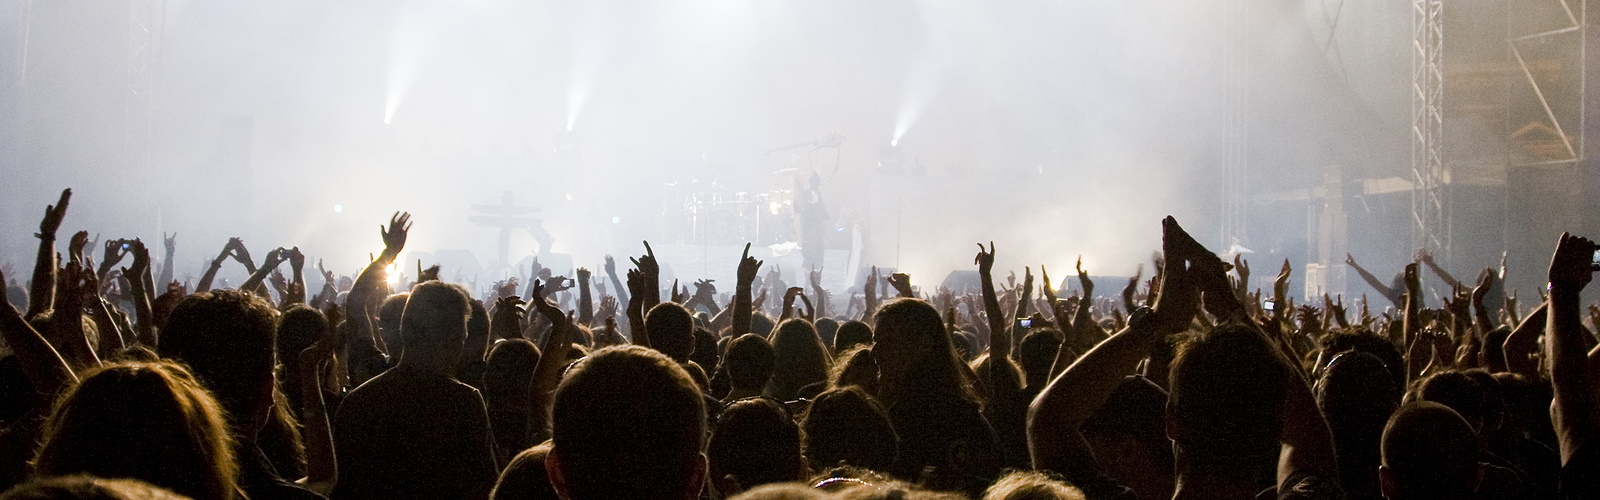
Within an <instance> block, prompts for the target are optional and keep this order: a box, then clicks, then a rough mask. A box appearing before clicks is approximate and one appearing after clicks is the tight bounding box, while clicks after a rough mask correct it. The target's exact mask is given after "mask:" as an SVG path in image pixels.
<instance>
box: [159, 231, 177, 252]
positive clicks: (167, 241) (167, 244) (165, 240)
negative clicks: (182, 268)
mask: <svg viewBox="0 0 1600 500" xmlns="http://www.w3.org/2000/svg"><path fill="white" fill-rule="evenodd" d="M161 246H162V249H163V250H165V251H166V252H167V253H169V254H170V253H173V252H176V251H178V233H172V236H167V233H165V232H163V233H161Z"/></svg>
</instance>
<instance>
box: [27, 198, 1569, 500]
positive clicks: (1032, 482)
mask: <svg viewBox="0 0 1600 500" xmlns="http://www.w3.org/2000/svg"><path fill="white" fill-rule="evenodd" d="M70 201H71V190H66V191H63V192H62V194H61V197H60V199H59V200H58V201H57V202H56V203H55V204H52V205H49V206H48V207H47V208H46V211H45V215H44V217H43V219H42V221H41V222H40V225H39V232H38V233H37V234H36V235H35V236H36V237H37V238H38V240H39V252H38V255H37V259H36V264H35V267H34V270H33V274H32V276H31V278H29V279H26V280H22V281H15V280H7V279H6V277H3V276H0V282H4V283H6V286H7V292H8V293H7V296H8V298H9V299H10V305H7V306H5V307H0V337H3V340H4V346H3V348H4V350H3V355H4V356H3V357H0V425H3V426H4V430H3V432H0V491H5V493H4V494H0V499H64V498H80V499H89V498H94V499H104V498H110V499H168V498H193V499H204V500H232V499H246V498H248V499H258V500H260V499H280V498H332V499H336V500H341V499H392V498H400V499H403V498H418V499H450V498H464V499H483V498H493V499H515V498H566V499H612V498H617V499H624V498H626V499H633V498H662V499H685V500H690V499H722V498H738V499H784V498H801V499H806V498H863V499H916V498H984V499H1045V498H1048V499H1092V500H1101V499H1119V500H1120V499H1157V498H1181V499H1190V498H1196V499H1207V498H1211V499H1252V498H1280V499H1344V498H1348V499H1379V498H1388V499H1407V500H1410V499H1463V498H1481V499H1545V498H1562V499H1578V498H1600V444H1593V443H1590V441H1592V440H1594V438H1595V436H1596V434H1597V433H1600V383H1597V382H1600V380H1597V378H1600V349H1597V348H1596V346H1597V345H1600V342H1597V339H1596V335H1595V331H1597V330H1600V324H1596V323H1597V322H1600V307H1596V306H1589V307H1588V310H1587V318H1586V317H1585V316H1586V315H1585V312H1586V311H1585V310H1584V305H1583V304H1582V303H1581V301H1580V298H1579V295H1580V293H1581V292H1582V290H1583V289H1584V288H1585V287H1586V286H1587V285H1588V284H1589V281H1590V280H1591V278H1592V274H1593V273H1594V272H1595V269H1596V265H1597V264H1596V263H1595V262H1594V255H1595V250H1596V245H1595V243H1594V242H1592V241H1590V240H1588V239H1584V238H1581V237H1575V236H1571V235H1568V234H1562V235H1561V236H1560V238H1559V240H1558V241H1557V244H1556V246H1555V250H1554V252H1553V255H1552V257H1551V259H1550V266H1549V268H1548V269H1547V273H1548V280H1547V281H1548V287H1547V288H1546V289H1545V290H1541V291H1540V292H1539V297H1540V301H1539V303H1538V304H1532V305H1531V306H1529V305H1519V304H1518V303H1517V300H1516V298H1515V297H1516V294H1513V293H1508V291H1506V290H1504V286H1503V283H1504V282H1505V273H1506V270H1505V268H1504V264H1503V263H1502V264H1501V268H1500V269H1498V270H1497V269H1494V268H1486V269H1484V271H1483V272H1482V273H1480V275H1479V277H1478V279H1477V281H1476V282H1475V283H1463V282H1461V281H1459V280H1456V279H1455V278H1454V277H1452V276H1451V275H1450V274H1449V273H1448V272H1447V271H1446V270H1445V269H1443V268H1442V267H1441V266H1440V265H1439V264H1438V263H1437V262H1435V261H1434V260H1433V259H1432V257H1431V256H1429V255H1427V254H1426V253H1425V252H1423V253H1419V255H1418V258H1417V261H1416V262H1414V263H1412V264H1409V265H1407V266H1405V268H1404V269H1403V270H1401V272H1400V273H1398V274H1397V275H1396V277H1395V278H1394V279H1393V280H1391V281H1389V282H1387V283H1386V282H1384V281H1382V280H1381V279H1379V278H1378V277H1376V276H1375V275H1373V274H1372V273H1371V272H1369V271H1368V270H1367V269H1365V268H1362V267H1361V266H1360V265H1359V264H1357V263H1356V261H1355V259H1354V258H1353V257H1351V258H1348V259H1347V263H1348V264H1349V265H1350V266H1351V267H1352V268H1353V269H1354V270H1355V271H1357V272H1358V273H1359V274H1360V275H1361V276H1362V277H1363V278H1364V281H1366V282H1367V283H1368V284H1369V285H1370V286H1371V287H1372V289H1373V290H1374V291H1376V294H1375V295H1376V296H1381V297H1382V299H1381V300H1382V301H1383V302H1384V303H1381V304H1368V303H1366V302H1365V301H1364V300H1363V301H1361V302H1360V303H1359V308H1357V302H1356V301H1355V300H1354V298H1353V297H1352V300H1350V302H1349V305H1347V303H1346V300H1345V299H1344V298H1343V297H1337V298H1336V297H1326V296H1324V297H1320V298H1318V299H1316V300H1311V301H1310V303H1304V302H1302V303H1299V304H1296V303H1295V302H1294V300H1293V299H1292V298H1290V296H1289V293H1288V290H1289V284H1290V280H1291V277H1292V274H1293V273H1292V269H1291V268H1290V266H1289V264H1288V263H1287V262H1285V263H1284V266H1283V267H1282V269H1281V270H1280V271H1279V274H1278V275H1277V276H1276V278H1275V279H1274V280H1272V283H1273V286H1272V289H1270V290H1255V289H1252V287H1251V286H1250V283H1251V281H1250V266H1249V263H1248V262H1246V261H1245V260H1243V259H1241V258H1238V257H1237V256H1235V257H1234V258H1233V259H1231V261H1228V260H1224V258H1222V257H1219V256H1218V255H1217V254H1215V253H1213V252H1212V251H1211V250H1208V249H1207V248H1205V247H1204V246H1202V245H1201V244H1200V243H1198V242H1196V241H1195V240H1194V239H1193V238H1192V237H1190V236H1189V234H1188V233H1186V232H1185V231H1184V229H1183V228H1182V227H1181V226H1180V225H1179V224H1178V222H1177V220H1176V219H1174V218H1172V217H1168V218H1166V219H1164V220H1162V221H1161V225H1160V230H1161V231H1162V248H1161V252H1160V253H1159V254H1157V257H1156V258H1155V260H1154V262H1153V263H1152V264H1153V268H1152V269H1153V276H1152V277H1150V278H1149V279H1148V280H1146V279H1144V277H1143V276H1135V277H1134V278H1132V279H1130V280H1129V281H1128V283H1127V284H1126V286H1125V287H1124V288H1123V289H1122V290H1121V293H1120V294H1095V293H1094V290H1095V283H1094V282H1093V280H1091V279H1090V277H1089V273H1088V272H1087V271H1086V270H1084V269H1083V267H1082V265H1081V262H1080V264H1079V266H1078V268H1077V269H1076V270H1075V271H1076V273H1077V277H1078V284H1079V286H1078V287H1077V288H1078V289H1079V290H1081V293H1074V294H1065V293H1060V292H1058V291H1057V290H1055V289H1054V287H1053V286H1052V284H1051V282H1050V278H1049V275H1048V272H1047V271H1046V270H1045V269H1044V268H1043V267H1042V266H1041V267H1040V269H1039V272H1040V274H1041V279H1040V280H1039V282H1040V283H1041V285H1042V286H1037V287H1036V286H1035V278H1034V274H1033V269H1031V268H1025V269H1023V270H1022V277H1021V279H1020V281H1019V280H1018V279H1017V278H1016V275H1015V274H1014V273H1013V274H1012V275H1011V277H1010V278H1008V279H1005V280H1004V281H1003V282H1001V281H1000V280H996V279H995V276H994V275H995V273H996V269H995V268H994V263H995V255H996V252H997V250H996V247H995V245H994V243H992V242H991V243H989V244H988V245H987V246H985V245H982V244H980V245H979V250H978V252H977V254H976V257H975V259H974V262H973V265H974V266H975V267H976V268H977V271H978V273H979V278H980V279H979V281H980V286H979V287H978V288H979V289H978V290H972V291H971V292H970V293H968V292H967V291H955V290H947V289H943V288H940V289H937V290H930V289H929V288H927V287H924V288H922V289H921V290H922V291H921V292H920V293H919V289H918V288H917V287H915V286H913V285H912V277H911V276H908V275H905V274H900V273H894V274H889V275H887V276H885V275H881V274H880V273H879V272H878V271H877V270H876V269H873V270H872V272H871V273H870V274H869V275H868V276H867V280H866V281H865V282H864V283H859V284H856V285H855V286H852V287H851V288H849V289H843V290H826V289H824V287H823V286H822V285H821V277H820V276H821V275H820V272H819V271H816V270H813V271H812V272H810V273H809V274H808V275H807V276H805V277H804V278H805V279H806V280H807V281H808V283H805V286H788V285H787V284H784V283H783V282H782V278H781V276H779V275H778V274H776V273H773V272H771V270H770V269H769V270H768V271H769V272H768V274H767V275H766V276H765V277H763V276H762V271H763V262H761V261H760V260H757V259H755V258H752V257H750V256H749V246H748V245H747V246H746V247H745V255H744V256H743V257H742V258H741V259H740V261H739V262H738V266H737V281H736V283H735V284H734V286H733V291H732V293H731V294H725V293H719V292H718V291H717V289H716V287H715V286H714V284H713V283H712V282H710V281H708V280H702V281H697V282H694V283H692V284H689V285H687V286H679V284H678V283H677V282H673V283H671V284H664V283H662V282H661V263H660V262H658V261H657V259H656V257H655V254H654V251H653V250H652V249H651V248H650V246H649V244H648V243H646V244H645V245H644V250H645V253H644V254H643V255H640V256H637V257H634V258H632V259H630V263H631V264H632V266H631V267H628V268H626V269H620V270H619V268H618V267H617V265H616V262H615V260H614V259H612V258H611V257H610V256H606V257H605V264H604V266H603V268H602V271H603V272H604V273H605V276H604V277H603V278H602V277H599V276H595V275H594V274H593V273H591V272H590V271H589V270H587V269H581V268H580V269H576V270H574V272H573V274H574V276H573V277H572V278H568V277H565V276H561V275H558V274H557V271H556V270H552V269H545V268H540V269H534V270H532V272H531V273H530V274H529V276H528V279H526V280H522V279H518V278H512V279H508V280H506V281H502V282H498V283H494V284H493V285H492V286H489V287H487V288H485V289H483V290H469V289H468V288H466V287H465V286H463V285H460V284H452V283H446V282H444V281H441V280H440V278H439V271H438V268H437V267H434V268H430V269H421V268H420V266H419V273H418V275H417V276H416V279H415V282H401V283H398V284H393V283H391V282H390V281H388V280H386V279H385V278H386V276H385V269H387V268H389V267H390V266H392V265H394V264H395V260H396V259H397V258H398V256H399V255H400V253H401V251H402V249H403V248H404V246H405V244H406V239H407V234H408V231H409V230H410V227H411V225H410V215H409V214H404V213H401V214H396V215H395V216H394V217H393V218H392V219H391V220H390V221H389V223H388V224H387V225H386V226H384V227H383V228H382V229H381V230H380V237H381V241H382V243H383V244H384V245H385V249H384V251H383V252H382V253H380V254H379V255H377V256H376V257H375V258H373V259H372V262H371V264H370V265H368V266H367V267H366V268H364V269H362V270H359V272H357V273H355V274H353V275H349V276H341V275H340V274H339V273H337V272H335V271H331V270H326V269H323V268H322V266H321V264H320V262H318V263H317V268H316V271H317V272H318V273H319V274H320V275H321V278H322V280H321V281H322V282H324V285H323V286H321V287H320V289H317V290H312V289H311V287H309V286H307V281H306V277H305V266H306V264H307V257H306V255H305V254H303V253H302V252H301V251H300V250H299V248H297V247H288V248H276V249H273V250H271V251H270V252H268V253H267V254H266V256H265V258H264V259H262V260H260V261H256V260H254V259H252V257H251V255H250V253H249V250H248V249H246V247H245V244H244V242H243V241H241V240H239V239H237V238H235V239H232V240H230V241H229V242H228V243H227V244H226V245H225V246H224V248H223V249H222V251H221V252H220V253H219V254H217V256H216V258H215V259H213V260H212V261H211V262H210V265H209V267H208V268H206V269H203V270H202V271H203V272H202V276H201V278H199V280H198V281H197V282H195V283H192V289H191V283H182V282H178V281H174V279H173V276H174V275H175V274H174V269H173V267H174V264H173V258H172V256H173V255H174V248H175V246H176V238H175V237H165V238H164V241H163V247H164V248H163V249H164V251H165V252H164V253H165V259H163V260H160V261H157V260H156V259H153V258H152V257H151V255H150V254H151V250H152V249H151V248H148V247H146V245H145V244H144V243H143V242H142V241H140V240H137V239H133V240H120V239H117V240H107V241H104V242H100V243H92V242H90V239H89V235H88V233H86V232H81V231H80V232H76V233H74V234H72V235H71V236H70V239H69V242H68V244H67V246H66V248H65V253H64V255H63V254H61V253H60V252H61V249H58V248H57V246H56V238H57V233H58V232H59V231H60V230H61V228H62V224H63V221H64V220H65V218H66V216H67V207H68V205H69V203H70ZM1151 229H1152V230H1153V229H1155V225H1154V224H1152V225H1151ZM96 249H103V254H101V255H100V256H98V257H99V259H98V260H96V257H97V256H96V255H94V253H95V252H94V251H95V250H96ZM230 260H231V261H236V262H238V263H239V264H240V265H242V266H243V267H244V269H245V270H246V271H247V272H248V273H249V276H250V277H249V279H247V280H245V281H244V282H242V283H240V284H239V285H238V286H237V287H235V288H230V289H215V288H213V284H214V282H216V276H217V273H218V271H219V269H221V268H222V267H223V266H224V265H225V264H227V263H228V261H230ZM124 261H126V267H120V266H121V265H122V264H123V263H124ZM284 264H288V270H287V272H285V271H284V270H282V269H281V268H282V267H283V265H284ZM1424 267H1426V268H1428V269H1429V270H1431V272H1432V273H1434V274H1436V275H1438V276H1439V277H1440V279H1441V280H1442V281H1443V282H1444V283H1446V284H1447V286H1449V287H1450V288H1451V290H1447V291H1445V292H1444V293H1443V294H1441V295H1442V296H1443V297H1445V299H1444V300H1443V301H1442V303H1439V304H1432V305H1431V307H1430V304H1427V303H1425V300H1424V297H1425V295H1426V294H1425V293H1424V292H1425V288H1424V286H1423V280H1422V273H1423V271H1422V268H1424ZM1142 271H1143V268H1141V272H1140V273H1139V274H1141V275H1142V274H1143V272H1142ZM12 278H15V277H12ZM607 283H609V285H610V286H609V287H607V286H606V284H607ZM664 285H665V286H664ZM597 292H598V293H597ZM1586 323H1587V324H1586Z"/></svg>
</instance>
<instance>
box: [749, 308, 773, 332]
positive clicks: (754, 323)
mask: <svg viewBox="0 0 1600 500" xmlns="http://www.w3.org/2000/svg"><path fill="white" fill-rule="evenodd" d="M776 326H778V324H777V323H775V322H773V321H772V318H771V317H769V316H767V315H765V314H762V313H761V312H760V311H757V312H754V313H751V314H750V333H754V334H756V335H760V336H762V337H768V336H771V335H772V329H773V327H776Z"/></svg>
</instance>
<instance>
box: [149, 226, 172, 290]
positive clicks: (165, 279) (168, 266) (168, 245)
mask: <svg viewBox="0 0 1600 500" xmlns="http://www.w3.org/2000/svg"><path fill="white" fill-rule="evenodd" d="M161 246H162V247H163V248H164V249H165V250H166V253H165V254H163V255H164V257H163V258H162V259H161V272H160V273H157V274H156V282H155V283H154V284H156V285H160V288H166V287H167V283H171V282H172V272H173V268H174V267H176V266H174V265H173V264H175V263H176V261H174V260H172V259H173V257H174V256H176V255H177V254H178V233H172V236H167V233H161Z"/></svg>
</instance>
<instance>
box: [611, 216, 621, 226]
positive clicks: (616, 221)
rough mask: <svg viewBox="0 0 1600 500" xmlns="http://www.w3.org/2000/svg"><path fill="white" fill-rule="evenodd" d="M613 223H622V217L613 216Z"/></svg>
mask: <svg viewBox="0 0 1600 500" xmlns="http://www.w3.org/2000/svg"><path fill="white" fill-rule="evenodd" d="M611 223H612V224H621V223H622V218H621V217H618V216H615V215H613V216H611Z"/></svg>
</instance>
